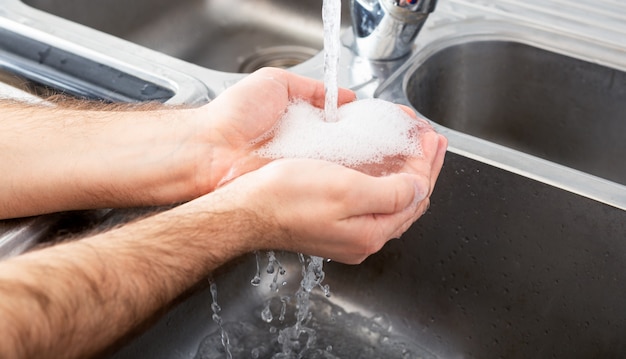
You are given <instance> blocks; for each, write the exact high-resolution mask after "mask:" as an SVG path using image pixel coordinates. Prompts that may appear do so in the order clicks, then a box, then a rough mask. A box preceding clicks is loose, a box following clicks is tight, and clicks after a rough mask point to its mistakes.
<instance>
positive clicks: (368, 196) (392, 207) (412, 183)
mask: <svg viewBox="0 0 626 359" xmlns="http://www.w3.org/2000/svg"><path fill="white" fill-rule="evenodd" d="M354 184H355V186H354V187H353V191H351V192H352V196H351V197H352V198H349V199H348V200H349V201H350V203H353V204H354V205H353V206H352V213H351V215H353V216H359V215H366V214H395V213H399V212H402V211H404V210H405V209H409V208H412V207H416V206H417V204H418V203H419V202H421V201H423V200H424V199H425V198H426V196H427V195H428V192H429V189H430V180H429V179H428V178H426V177H424V176H419V175H414V174H408V173H397V174H392V175H389V176H385V177H373V176H366V177H365V179H364V180H363V181H362V182H361V183H360V185H358V184H359V182H354Z"/></svg>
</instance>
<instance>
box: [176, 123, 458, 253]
mask: <svg viewBox="0 0 626 359" xmlns="http://www.w3.org/2000/svg"><path fill="white" fill-rule="evenodd" d="M420 137H421V138H420V139H421V143H422V150H423V155H422V156H419V157H411V158H408V159H406V161H405V164H404V166H403V167H402V168H401V170H400V173H397V174H392V175H389V176H383V177H374V176H369V175H366V174H364V173H362V172H359V171H356V170H352V169H348V168H345V167H342V166H339V165H336V164H332V163H329V162H325V161H319V160H303V159H300V160H297V159H289V160H287V159H285V160H277V161H274V162H272V163H270V164H268V165H266V166H264V167H262V168H261V169H259V170H256V171H253V172H250V173H248V174H245V175H242V176H241V177H239V178H237V179H235V180H233V181H232V182H231V183H229V184H228V185H226V186H224V187H222V188H220V189H218V190H217V191H216V192H215V195H219V196H220V198H221V202H222V203H228V204H227V205H226V206H227V207H228V206H234V207H235V208H239V209H240V210H242V211H245V212H248V213H249V214H250V216H251V219H250V220H251V221H252V222H253V224H252V225H251V228H257V231H258V233H257V234H256V236H252V237H251V238H244V237H242V238H241V239H242V240H247V241H248V242H246V243H239V244H238V245H239V246H240V247H241V248H240V251H241V252H246V251H252V250H255V249H285V250H290V251H295V252H303V253H307V254H311V255H318V256H322V257H326V258H331V259H333V260H336V261H339V262H344V263H359V262H361V261H363V260H364V259H365V258H366V257H367V256H368V255H370V254H372V253H374V252H376V251H378V250H379V249H380V248H381V247H382V246H383V245H384V244H385V243H386V242H387V241H388V240H389V239H392V238H398V237H400V235H401V234H402V233H404V232H405V231H406V230H407V229H408V228H409V226H410V225H411V224H412V223H413V222H415V221H416V220H417V219H418V218H419V217H420V216H421V215H422V214H423V213H424V212H425V211H426V209H427V208H428V206H429V201H430V199H429V197H430V195H431V193H432V191H433V188H434V185H435V182H436V180H437V177H438V175H439V172H440V170H441V166H442V164H443V158H444V154H445V150H446V146H447V140H446V139H445V138H444V137H443V136H440V135H438V134H436V133H435V132H434V131H432V130H428V129H425V130H424V131H423V132H422V133H421V135H420ZM211 196H212V195H209V198H210V197H211ZM207 199H208V198H200V199H198V200H196V201H192V202H190V203H188V204H187V206H189V208H188V209H190V210H191V212H192V213H193V212H194V209H195V210H196V211H198V212H202V211H204V210H208V208H204V205H203V203H204V202H205V201H206V200H207ZM212 203H213V205H214V204H215V201H214V200H213V201H212Z"/></svg>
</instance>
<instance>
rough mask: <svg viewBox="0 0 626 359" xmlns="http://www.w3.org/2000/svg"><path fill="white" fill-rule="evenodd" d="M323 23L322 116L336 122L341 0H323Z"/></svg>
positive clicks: (328, 120)
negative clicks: (323, 94) (323, 92)
mask: <svg viewBox="0 0 626 359" xmlns="http://www.w3.org/2000/svg"><path fill="white" fill-rule="evenodd" d="M322 21H323V23H324V88H325V94H326V97H325V103H324V117H325V120H326V122H337V121H338V120H339V116H338V115H337V101H338V98H339V85H338V81H339V79H338V77H339V72H338V68H339V55H340V52H341V38H340V36H341V0H324V3H323V5H322Z"/></svg>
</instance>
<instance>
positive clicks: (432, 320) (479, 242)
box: [112, 153, 626, 359]
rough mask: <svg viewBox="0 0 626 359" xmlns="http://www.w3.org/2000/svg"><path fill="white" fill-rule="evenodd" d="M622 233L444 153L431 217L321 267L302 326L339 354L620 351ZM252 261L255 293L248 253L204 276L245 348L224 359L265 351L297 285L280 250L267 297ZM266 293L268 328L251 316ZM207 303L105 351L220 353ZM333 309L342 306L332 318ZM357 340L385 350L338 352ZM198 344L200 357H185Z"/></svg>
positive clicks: (568, 201)
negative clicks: (359, 255)
mask: <svg viewBox="0 0 626 359" xmlns="http://www.w3.org/2000/svg"><path fill="white" fill-rule="evenodd" d="M625 233H626V212H625V211H622V210H619V209H617V208H613V207H608V206H606V205H603V204H601V203H599V202H596V201H594V200H591V199H587V198H584V197H581V196H578V195H575V194H573V193H571V192H568V191H563V190H559V189H557V188H555V187H553V186H549V185H546V184H543V183H540V182H537V181H534V180H531V179H529V178H527V177H524V176H519V175H516V174H513V173H511V172H509V171H505V170H502V169H498V168H495V167H492V166H489V165H486V164H484V163H481V162H477V161H473V160H470V159H468V158H466V157H464V156H459V155H455V154H452V153H449V154H448V157H447V158H446V165H445V167H444V170H443V173H442V174H441V177H440V182H439V183H438V187H437V190H436V191H435V194H434V196H433V198H432V206H431V210H430V211H429V212H428V213H427V214H426V215H425V216H424V217H423V218H422V219H421V220H420V221H419V222H417V223H416V224H415V225H414V226H412V227H411V229H410V230H409V231H408V232H407V233H406V234H405V235H404V236H402V238H401V239H399V240H394V241H391V242H390V243H388V244H387V245H386V246H385V247H384V248H383V250H382V251H381V252H379V253H377V254H375V255H373V256H372V257H370V258H369V259H367V260H366V261H365V262H364V263H363V264H361V265H358V266H346V265H341V264H338V263H334V262H331V263H327V264H325V271H326V279H325V280H324V282H323V283H326V284H329V285H330V289H331V296H330V298H328V299H326V298H325V297H324V296H323V295H322V291H321V290H320V289H316V290H314V293H316V297H315V299H314V303H315V308H314V310H313V311H312V313H313V319H312V321H315V320H316V318H317V320H318V321H319V322H326V323H328V322H329V321H330V322H332V320H334V322H335V323H336V324H335V326H334V329H333V330H329V329H328V328H327V327H326V328H325V327H324V325H323V323H322V324H320V327H321V328H322V329H319V332H318V333H317V336H318V342H319V346H321V348H322V349H323V348H326V347H327V346H328V345H332V346H333V348H334V351H331V353H334V355H337V356H338V357H340V358H432V357H440V358H552V357H554V358H617V357H622V356H623V355H624V354H626V343H625V342H624V340H623V334H624V333H625V332H626V306H624V305H623V304H624V303H625V302H626V285H624V283H626V246H624V245H623V240H624V234H625ZM261 258H262V261H261V272H262V277H263V278H264V282H263V283H261V285H260V286H259V287H254V286H252V285H251V284H250V281H251V279H252V278H253V277H254V274H255V272H256V264H255V260H254V256H253V255H249V256H246V257H244V258H242V259H241V260H239V261H235V262H233V263H230V264H229V265H227V266H225V267H224V268H222V269H221V270H220V272H219V273H216V275H215V280H216V283H217V301H218V304H219V305H220V306H221V307H222V312H221V313H220V314H221V316H222V319H223V321H224V323H225V327H226V328H227V329H230V333H229V334H230V338H231V342H232V343H234V349H236V350H239V349H242V348H244V347H246V349H247V351H245V352H243V353H241V352H239V356H235V358H251V357H253V356H252V354H251V353H252V349H253V348H255V347H259V346H262V345H265V346H266V347H267V346H272V345H271V343H272V341H275V340H276V337H277V334H271V333H270V330H271V327H272V326H274V327H277V328H281V327H282V326H284V325H283V324H281V323H280V321H279V316H280V298H281V297H282V296H285V295H292V296H293V294H294V293H295V287H297V285H298V283H299V282H300V280H301V273H300V264H299V262H298V258H297V257H296V256H295V255H292V254H283V255H282V256H279V257H278V258H279V260H280V261H281V262H282V264H283V266H284V267H285V268H286V270H287V271H286V274H285V275H284V276H279V280H278V283H279V285H280V284H281V283H282V281H283V280H285V281H286V282H287V285H286V286H284V287H282V288H281V289H280V291H279V292H278V293H274V292H272V291H271V290H270V289H269V285H268V284H269V283H270V282H271V280H272V278H273V276H272V275H270V274H265V266H266V265H267V260H266V259H265V254H264V253H261ZM270 298H273V299H271V300H272V305H271V308H272V309H273V317H274V319H273V321H272V322H271V323H270V324H268V323H265V322H264V321H262V320H261V311H262V309H263V308H264V305H265V303H266V302H267V301H268V300H270ZM211 302H212V299H211V293H210V291H209V289H208V288H205V289H202V290H199V291H198V292H196V293H195V294H194V295H193V296H191V297H190V298H188V299H186V300H185V301H184V302H183V303H182V304H180V305H179V306H178V307H177V308H175V309H174V310H173V311H171V312H170V313H168V314H167V315H166V316H165V317H164V318H163V319H162V320H161V321H160V322H158V323H157V324H156V325H155V326H154V327H152V328H151V329H150V330H149V331H148V332H146V333H145V334H143V335H142V336H141V337H139V338H138V339H136V340H134V341H132V342H131V343H130V344H128V345H127V346H126V347H123V348H122V349H121V350H120V351H119V352H117V353H116V354H115V355H113V356H112V357H113V358H116V359H121V358H138V357H142V358H198V359H199V358H203V357H205V358H224V357H225V356H223V354H222V355H220V354H219V351H220V348H221V344H220V341H219V332H218V331H217V325H216V324H215V323H214V322H213V321H212V319H211V315H212V312H211ZM292 303H293V298H292ZM329 303H330V304H329ZM333 306H337V307H339V308H342V310H339V309H337V308H335V309H334V310H335V317H334V319H332V320H331V319H329V314H328V313H329V310H330V309H329V308H331V309H332V308H333ZM344 311H345V312H344ZM347 313H352V314H350V315H351V316H352V317H350V318H351V319H349V320H348V319H347V316H348V314H347ZM355 316H358V317H359V318H364V319H361V320H356V319H353V318H355ZM293 321H294V317H293V315H292V314H290V313H289V312H288V313H287V315H286V319H285V322H286V323H287V324H289V323H293ZM346 323H348V325H347V324H346ZM355 323H356V324H355ZM372 323H373V324H372ZM242 327H243V328H246V327H252V328H258V330H257V331H254V333H255V335H251V334H250V333H249V332H248V333H246V331H245V330H243V329H242ZM235 329H237V330H235ZM243 338H245V339H243ZM355 338H356V339H355ZM355 342H356V343H357V344H358V347H360V348H362V349H363V350H365V348H371V347H378V348H379V350H382V349H380V348H381V347H384V346H385V345H390V344H389V343H393V345H391V347H390V348H393V349H395V350H396V351H395V352H394V351H393V349H389V351H387V352H385V353H383V354H381V353H380V352H378V353H377V354H378V355H373V356H368V355H361V354H358V353H359V352H353V353H352V354H346V353H345V352H341V349H342V348H341V343H352V344H353V345H354V343H355ZM207 345H209V346H210V347H209V348H207V347H206V346H207ZM199 348H204V351H203V353H204V354H205V355H206V356H202V355H200V356H195V355H196V353H197V351H198V350H199ZM208 349H212V350H208ZM403 351H404V354H402V352H403ZM364 352H366V351H364ZM364 352H360V353H364ZM208 353H212V355H209V354H208ZM355 353H356V354H355ZM403 355H404V356H403ZM269 357H271V356H269V355H267V356H260V358H269ZM310 357H315V356H310Z"/></svg>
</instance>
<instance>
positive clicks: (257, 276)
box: [250, 251, 261, 287]
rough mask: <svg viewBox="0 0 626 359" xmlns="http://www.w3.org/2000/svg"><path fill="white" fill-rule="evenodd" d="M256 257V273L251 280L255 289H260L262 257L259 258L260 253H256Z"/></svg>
mask: <svg viewBox="0 0 626 359" xmlns="http://www.w3.org/2000/svg"><path fill="white" fill-rule="evenodd" d="M254 257H255V260H256V273H255V274H254V277H253V278H252V280H250V284H252V285H253V286H255V287H258V286H259V285H260V284H261V264H260V262H261V257H260V256H259V251H254Z"/></svg>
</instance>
